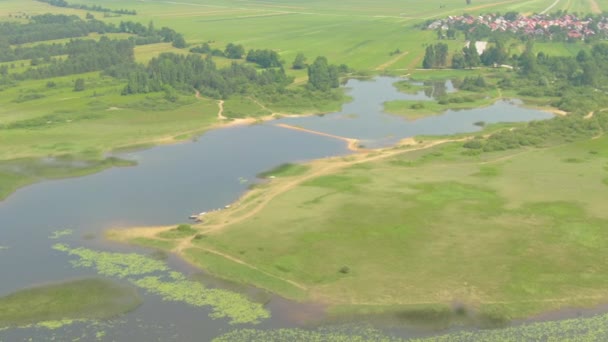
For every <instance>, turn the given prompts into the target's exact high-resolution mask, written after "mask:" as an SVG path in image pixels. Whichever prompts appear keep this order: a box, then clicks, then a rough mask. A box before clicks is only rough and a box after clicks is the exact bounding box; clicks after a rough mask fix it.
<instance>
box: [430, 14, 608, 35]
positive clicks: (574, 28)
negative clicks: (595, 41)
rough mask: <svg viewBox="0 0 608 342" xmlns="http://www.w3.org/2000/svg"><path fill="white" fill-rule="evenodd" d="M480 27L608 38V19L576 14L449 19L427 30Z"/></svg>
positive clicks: (506, 30)
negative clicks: (579, 16)
mask: <svg viewBox="0 0 608 342" xmlns="http://www.w3.org/2000/svg"><path fill="white" fill-rule="evenodd" d="M479 26H485V27H487V28H489V29H490V30H491V31H492V32H494V31H500V32H513V33H523V34H526V35H534V36H543V37H547V38H549V39H558V38H566V39H569V40H585V39H588V38H590V37H592V36H597V35H601V36H604V35H606V34H608V18H605V17H600V18H595V19H594V18H591V17H586V18H584V19H579V18H578V17H577V16H576V15H573V14H564V15H561V16H559V17H556V16H553V15H548V14H535V15H532V16H522V15H519V14H517V13H513V12H511V13H507V14H505V15H500V14H485V15H479V16H471V15H466V14H465V15H461V16H449V17H447V18H446V19H439V20H436V21H433V22H431V23H430V24H428V25H427V27H426V28H427V29H429V30H443V31H445V30H450V29H461V30H465V31H468V32H472V31H474V30H476V29H477V28H478V27H479Z"/></svg>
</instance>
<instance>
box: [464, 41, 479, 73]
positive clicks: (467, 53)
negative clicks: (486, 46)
mask: <svg viewBox="0 0 608 342" xmlns="http://www.w3.org/2000/svg"><path fill="white" fill-rule="evenodd" d="M462 52H463V55H464V64H465V66H466V67H467V68H474V67H476V66H478V65H479V63H481V60H480V58H479V53H478V52H477V47H476V46H475V41H473V40H472V41H470V42H469V45H468V46H466V47H465V48H463V49H462Z"/></svg>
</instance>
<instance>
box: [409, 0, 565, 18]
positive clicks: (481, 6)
mask: <svg viewBox="0 0 608 342" xmlns="http://www.w3.org/2000/svg"><path fill="white" fill-rule="evenodd" d="M519 1H521V0H507V1H501V2H495V3H492V4H485V5H479V6H474V7H467V8H463V9H461V10H462V12H472V11H477V10H480V9H484V8H490V7H496V6H500V5H505V4H510V3H514V2H519ZM558 1H559V0H558ZM456 11H458V10H457V9H453V10H449V11H444V12H440V13H434V14H433V15H431V16H428V17H424V18H420V19H422V20H427V19H433V18H437V17H446V16H448V15H450V14H453V13H454V12H456Z"/></svg>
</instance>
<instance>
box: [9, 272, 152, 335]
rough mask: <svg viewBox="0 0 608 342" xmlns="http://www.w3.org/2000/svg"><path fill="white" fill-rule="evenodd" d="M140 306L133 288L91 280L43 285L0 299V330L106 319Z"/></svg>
mask: <svg viewBox="0 0 608 342" xmlns="http://www.w3.org/2000/svg"><path fill="white" fill-rule="evenodd" d="M140 304H141V299H140V298H139V296H138V294H137V291H136V290H135V288H134V287H132V286H126V285H122V284H117V283H114V282H111V281H109V280H107V279H99V278H91V279H80V280H74V281H68V282H64V283H57V284H49V285H42V286H38V287H33V288H30V289H25V290H20V291H18V292H15V293H13V294H10V295H8V296H5V297H2V298H0V327H16V326H24V325H29V324H37V323H40V322H47V321H55V322H58V321H59V322H61V321H64V320H75V319H76V320H78V319H107V318H111V317H114V316H117V315H120V314H123V313H125V312H129V311H131V310H133V309H135V308H137V307H138V306H139V305H140Z"/></svg>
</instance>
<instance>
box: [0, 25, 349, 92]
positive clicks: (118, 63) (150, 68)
mask: <svg viewBox="0 0 608 342" xmlns="http://www.w3.org/2000/svg"><path fill="white" fill-rule="evenodd" d="M92 32H97V33H107V32H112V33H129V34H132V35H133V36H131V37H129V38H128V39H122V40H111V39H109V38H107V37H101V39H99V40H98V41H95V40H91V39H71V40H70V41H68V42H66V43H64V44H61V43H52V44H38V45H33V46H15V47H12V46H11V44H17V43H23V42H38V41H45V40H50V39H58V38H76V37H83V36H86V35H88V34H89V33H92ZM0 33H3V36H2V39H3V40H4V41H3V43H0V61H2V62H10V61H17V60H24V59H30V67H29V68H28V69H27V70H25V71H23V72H20V73H10V74H9V66H7V65H3V66H0V77H1V78H0V83H2V84H10V83H11V82H14V81H20V80H27V79H47V78H53V77H59V76H66V75H74V74H81V73H85V72H91V71H102V72H103V73H104V74H106V75H109V76H112V77H115V78H118V79H121V80H124V81H125V83H126V85H125V86H124V88H123V90H122V92H121V93H122V95H130V94H142V93H143V94H145V93H154V92H165V94H166V99H168V100H171V101H175V99H176V96H175V92H176V90H177V91H181V92H184V93H190V92H192V90H193V89H196V90H198V91H199V92H200V93H201V94H203V95H205V96H208V97H211V98H217V99H220V98H221V99H226V98H228V97H230V96H231V95H235V94H240V95H245V94H249V95H251V94H259V95H260V96H267V95H268V94H275V93H283V94H285V93H288V92H290V91H292V92H293V91H294V90H288V89H287V86H288V85H289V84H291V83H292V82H293V77H291V76H287V75H286V73H285V69H284V62H283V61H282V60H280V58H279V55H278V53H277V52H275V51H272V50H269V49H261V50H260V49H257V50H250V51H249V53H248V54H247V56H246V58H245V49H244V47H243V46H242V45H237V44H233V43H229V44H227V46H226V48H225V49H224V51H219V52H215V51H214V50H212V49H210V47H209V45H208V44H203V45H202V46H200V47H195V48H192V49H191V52H193V53H192V54H189V55H181V54H176V53H163V54H160V55H159V56H157V57H154V58H152V60H150V61H149V62H148V64H147V65H144V64H137V63H135V60H134V48H135V46H136V45H145V44H153V43H159V42H171V43H172V45H173V46H174V47H176V48H185V47H186V42H185V40H184V38H183V36H182V35H181V34H179V33H177V32H176V31H174V30H173V29H170V28H168V27H162V28H161V29H156V28H155V27H154V24H153V23H152V22H150V23H149V24H148V26H145V25H142V24H140V23H135V22H131V21H126V22H125V21H121V22H120V24H119V25H118V26H115V25H112V24H106V23H104V22H101V21H98V20H95V19H88V20H82V19H80V18H78V17H76V16H68V15H52V14H45V15H40V16H33V17H32V18H31V20H30V22H29V23H26V24H19V23H4V24H2V25H0ZM201 54H206V57H204V58H203V56H201ZM217 55H219V56H222V57H226V58H229V59H233V60H235V62H234V63H232V64H231V65H230V66H228V67H224V68H221V69H220V68H218V67H217V66H216V64H215V63H214V61H213V59H212V56H217ZM243 58H245V61H247V62H250V63H237V62H236V60H242V59H243ZM254 65H257V67H259V68H262V69H261V70H260V69H257V68H256V67H255V66H254ZM14 67H15V65H14V63H13V64H11V68H14ZM346 72H348V67H346V66H344V65H343V66H340V67H338V66H335V65H330V64H328V61H327V59H326V58H325V57H319V58H317V60H315V62H314V63H313V64H312V65H311V66H310V67H309V76H310V81H309V83H308V87H309V90H313V91H314V90H322V91H327V90H329V89H332V88H337V87H339V85H340V84H339V77H340V75H343V74H344V73H346ZM82 88H83V86H82Z"/></svg>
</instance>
